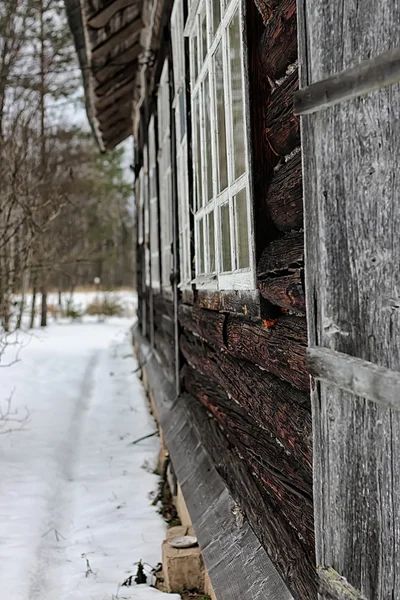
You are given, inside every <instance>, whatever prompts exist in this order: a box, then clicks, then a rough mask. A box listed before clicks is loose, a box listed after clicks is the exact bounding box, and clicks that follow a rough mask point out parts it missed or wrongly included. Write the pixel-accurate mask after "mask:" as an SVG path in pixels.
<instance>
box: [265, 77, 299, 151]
mask: <svg viewBox="0 0 400 600" xmlns="http://www.w3.org/2000/svg"><path fill="white" fill-rule="evenodd" d="M298 88H299V77H298V69H297V68H296V69H295V71H294V72H293V73H292V74H291V75H289V77H287V78H286V79H285V80H284V81H283V83H282V84H281V85H280V86H279V87H277V88H275V89H274V90H273V92H272V94H271V99H270V102H269V105H268V116H267V127H266V130H265V135H266V137H267V141H268V144H269V145H270V146H271V148H272V149H273V150H274V152H275V153H276V154H278V155H280V156H286V155H287V154H290V153H291V152H292V150H294V149H295V148H296V147H297V146H299V144H300V121H299V117H297V116H296V115H295V114H294V112H293V98H294V94H295V92H296V91H297V90H298Z"/></svg>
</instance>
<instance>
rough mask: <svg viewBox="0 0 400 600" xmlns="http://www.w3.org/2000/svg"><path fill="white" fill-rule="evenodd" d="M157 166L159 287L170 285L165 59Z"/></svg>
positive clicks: (160, 104)
mask: <svg viewBox="0 0 400 600" xmlns="http://www.w3.org/2000/svg"><path fill="white" fill-rule="evenodd" d="M157 112H158V140H159V146H160V147H159V152H158V168H159V174H160V234H161V235H160V237H161V287H162V289H163V290H170V289H171V271H172V264H173V261H172V242H173V217H172V167H171V135H170V128H171V123H170V121H171V119H170V91H169V76H168V60H166V61H165V63H164V67H163V70H162V74H161V79H160V87H159V91H158V105H157Z"/></svg>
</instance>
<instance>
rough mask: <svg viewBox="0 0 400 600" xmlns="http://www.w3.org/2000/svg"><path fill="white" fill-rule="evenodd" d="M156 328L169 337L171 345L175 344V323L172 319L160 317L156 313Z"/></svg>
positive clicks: (162, 315) (163, 315) (164, 316)
mask: <svg viewBox="0 0 400 600" xmlns="http://www.w3.org/2000/svg"><path fill="white" fill-rule="evenodd" d="M154 326H155V328H156V329H157V330H159V331H160V332H163V333H164V334H165V335H166V336H168V337H169V338H170V340H171V343H173V340H174V336H175V327H174V321H173V319H171V317H169V316H168V315H165V314H161V315H160V314H159V313H157V312H155V314H154Z"/></svg>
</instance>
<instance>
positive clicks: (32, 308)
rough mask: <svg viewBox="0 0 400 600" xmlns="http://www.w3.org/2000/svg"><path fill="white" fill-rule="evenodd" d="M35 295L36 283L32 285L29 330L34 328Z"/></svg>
mask: <svg viewBox="0 0 400 600" xmlns="http://www.w3.org/2000/svg"><path fill="white" fill-rule="evenodd" d="M36 293H37V289H36V283H34V285H33V289H32V304H31V320H30V324H29V327H30V329H33V328H34V327H35V310H36Z"/></svg>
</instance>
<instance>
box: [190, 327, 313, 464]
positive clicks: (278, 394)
mask: <svg viewBox="0 0 400 600" xmlns="http://www.w3.org/2000/svg"><path fill="white" fill-rule="evenodd" d="M180 347H181V350H182V353H183V355H184V357H185V358H186V360H187V361H188V363H189V364H190V365H191V366H192V367H193V368H194V369H195V370H197V371H199V372H200V373H202V374H203V375H204V376H205V377H207V378H209V380H210V382H212V385H213V384H216V385H217V386H219V387H220V388H221V389H223V390H225V391H226V392H227V393H228V394H229V395H230V396H231V397H232V398H233V399H234V401H236V402H237V403H238V404H240V406H242V407H243V409H244V410H245V411H246V412H247V413H248V414H249V415H250V416H251V417H252V418H253V419H254V420H255V421H256V422H257V423H259V425H260V426H261V427H263V428H264V429H266V430H267V431H269V432H270V434H271V435H272V436H273V437H274V439H275V440H278V439H279V443H280V444H281V447H282V449H283V450H284V451H285V452H286V453H287V455H288V456H292V457H293V458H294V460H296V461H297V463H299V464H301V465H303V468H304V470H305V471H307V472H311V465H312V456H311V447H312V442H311V407H310V397H309V394H307V393H305V392H301V391H300V390H297V389H296V388H294V387H293V386H291V385H290V384H289V383H287V382H286V381H283V380H281V379H279V378H278V377H275V376H274V375H271V374H270V373H268V372H267V371H264V370H262V369H260V368H258V367H257V366H256V365H253V364H252V363H249V362H245V361H241V360H237V359H235V358H234V357H233V356H230V355H229V354H228V353H226V352H220V351H218V350H215V349H213V348H211V347H210V346H209V345H208V344H206V343H205V342H203V341H202V340H200V339H198V338H195V337H194V336H193V335H190V333H188V332H185V334H184V335H182V336H181V340H180Z"/></svg>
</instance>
